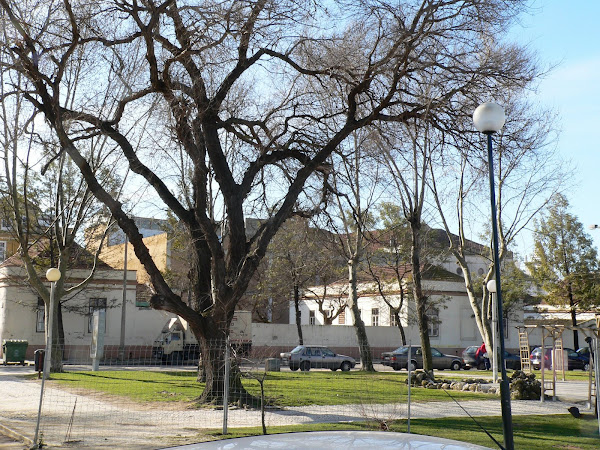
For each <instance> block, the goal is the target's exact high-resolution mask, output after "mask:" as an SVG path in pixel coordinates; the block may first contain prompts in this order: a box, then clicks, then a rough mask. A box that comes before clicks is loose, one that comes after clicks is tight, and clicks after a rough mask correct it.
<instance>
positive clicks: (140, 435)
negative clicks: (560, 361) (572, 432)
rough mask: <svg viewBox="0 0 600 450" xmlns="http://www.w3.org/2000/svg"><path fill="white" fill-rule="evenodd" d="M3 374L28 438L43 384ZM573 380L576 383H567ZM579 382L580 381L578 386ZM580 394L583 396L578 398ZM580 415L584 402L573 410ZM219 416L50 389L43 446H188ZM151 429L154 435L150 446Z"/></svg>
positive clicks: (343, 410)
mask: <svg viewBox="0 0 600 450" xmlns="http://www.w3.org/2000/svg"><path fill="white" fill-rule="evenodd" d="M13 369H16V368H11V372H13V373H12V374H8V375H7V370H1V371H0V399H2V400H1V401H0V424H2V425H3V426H4V427H6V428H9V429H11V430H13V431H15V432H17V433H18V434H20V435H22V436H25V437H28V438H30V439H31V438H32V437H33V435H34V430H35V423H36V419H37V410H38V402H39V395H40V383H41V382H40V381H38V380H26V379H24V378H23V377H22V376H18V375H17V373H29V374H31V373H32V370H31V368H29V369H28V370H27V368H22V369H24V370H21V368H19V370H13ZM567 383H577V382H567ZM579 384H582V383H579ZM579 384H578V385H574V386H572V387H569V386H567V385H560V386H559V392H560V389H561V388H562V389H564V390H565V391H567V390H569V391H570V392H571V394H570V396H571V397H572V398H571V399H572V400H574V401H584V400H586V399H587V385H586V387H585V390H582V389H581V388H582V386H579ZM582 392H584V393H585V396H583V397H582V396H581V393H582ZM460 405H461V406H462V407H463V408H464V409H465V410H466V411H468V413H469V414H470V415H472V416H490V415H498V416H499V415H501V410H500V400H499V398H498V397H493V396H492V397H491V398H490V400H471V401H461V402H460ZM573 405H574V403H573V402H572V401H571V402H563V401H557V402H554V401H546V402H544V403H542V402H540V401H512V414H513V415H531V414H567V413H568V412H567V408H569V407H570V406H573ZM577 406H578V407H579V408H580V409H581V410H582V412H584V411H585V410H584V409H583V408H582V405H581V404H578V405H577ZM407 415H408V407H407V404H405V403H402V404H389V405H380V404H362V405H335V406H307V407H297V408H288V409H285V410H269V411H267V413H266V422H267V427H268V426H274V425H293V424H303V423H304V424H307V423H327V422H343V421H363V420H365V419H367V418H373V419H385V420H392V419H400V418H406V417H407ZM466 415H467V414H466V413H465V412H464V411H463V410H462V409H461V407H460V406H459V405H457V404H456V403H455V402H452V401H449V402H429V403H412V404H411V418H439V417H464V416H466ZM228 416H229V420H228V426H229V427H230V428H235V427H247V426H259V425H260V411H255V410H244V409H234V408H232V409H230V411H229V414H228ZM222 420H223V411H222V410H218V409H200V410H196V409H194V410H176V409H173V407H171V406H169V405H166V406H165V407H164V408H162V409H148V408H147V407H145V406H144V405H139V404H135V403H133V402H126V401H124V402H122V403H121V402H120V403H118V404H115V403H114V401H113V400H112V399H106V398H104V396H103V395H102V394H94V393H90V392H88V391H86V392H82V393H78V392H73V391H70V392H67V391H65V390H62V389H57V388H55V387H53V386H52V383H49V384H48V385H47V389H46V395H45V397H44V405H43V422H42V427H41V430H42V433H43V441H44V442H45V443H46V444H49V446H50V447H53V446H60V447H62V446H64V445H66V444H64V443H65V442H71V443H72V444H73V445H74V446H76V447H78V448H80V447H93V448H100V447H111V448H160V447H166V446H170V445H178V444H183V443H189V442H193V441H194V438H195V436H196V435H197V433H198V430H201V429H221V428H222ZM150 432H155V436H154V437H153V438H152V439H151V441H150V442H149V440H148V437H149V434H150Z"/></svg>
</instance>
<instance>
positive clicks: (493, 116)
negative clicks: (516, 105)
mask: <svg viewBox="0 0 600 450" xmlns="http://www.w3.org/2000/svg"><path fill="white" fill-rule="evenodd" d="M505 121H506V116H505V115H504V108H502V106H500V105H497V104H496V103H483V104H481V105H479V106H478V107H477V109H475V112H474V113H473V123H474V124H475V128H477V131H479V132H481V133H483V134H485V135H487V150H488V168H489V175H490V205H491V210H492V242H493V253H494V271H495V275H496V283H495V284H496V306H497V310H498V315H497V317H498V321H499V322H500V323H501V324H503V323H504V320H503V314H502V288H501V286H500V258H499V256H498V223H497V217H496V216H497V214H496V193H495V189H494V158H493V155H492V135H493V134H494V133H497V132H498V131H500V130H501V129H502V127H503V126H504V122H505ZM499 338H500V370H501V373H502V381H500V406H501V409H502V430H503V433H504V446H505V447H506V449H507V450H513V449H514V447H515V446H514V441H513V429H512V417H511V411H510V409H511V408H510V388H509V385H508V378H507V376H506V368H505V367H504V327H503V326H501V327H499Z"/></svg>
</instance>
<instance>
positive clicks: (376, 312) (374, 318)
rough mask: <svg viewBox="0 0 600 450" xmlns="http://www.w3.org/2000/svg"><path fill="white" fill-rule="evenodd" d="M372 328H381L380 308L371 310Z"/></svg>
mask: <svg viewBox="0 0 600 450" xmlns="http://www.w3.org/2000/svg"><path fill="white" fill-rule="evenodd" d="M371 326H374V327H378V326H379V308H373V309H371Z"/></svg>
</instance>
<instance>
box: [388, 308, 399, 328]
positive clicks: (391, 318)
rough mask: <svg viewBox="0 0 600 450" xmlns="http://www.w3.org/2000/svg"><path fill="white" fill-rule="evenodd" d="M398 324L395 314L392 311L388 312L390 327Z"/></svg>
mask: <svg viewBox="0 0 600 450" xmlns="http://www.w3.org/2000/svg"><path fill="white" fill-rule="evenodd" d="M397 326H398V322H396V314H394V311H390V327H397Z"/></svg>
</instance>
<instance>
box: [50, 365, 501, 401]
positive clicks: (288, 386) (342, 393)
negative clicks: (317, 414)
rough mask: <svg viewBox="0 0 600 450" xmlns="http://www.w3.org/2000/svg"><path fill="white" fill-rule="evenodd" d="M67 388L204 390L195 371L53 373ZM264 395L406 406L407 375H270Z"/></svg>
mask: <svg viewBox="0 0 600 450" xmlns="http://www.w3.org/2000/svg"><path fill="white" fill-rule="evenodd" d="M51 379H52V380H54V382H56V383H59V384H62V385H65V386H67V387H69V388H70V389H84V390H93V391H99V392H103V393H106V394H110V395H116V396H124V397H127V398H129V399H131V400H134V401H139V402H191V401H193V400H194V398H196V397H198V396H199V395H200V393H201V392H202V389H203V388H204V385H203V384H202V383H198V382H197V381H196V374H195V372H174V371H173V372H158V371H99V372H65V373H56V374H52V378H51ZM243 383H244V386H245V387H246V389H247V390H248V391H249V392H250V393H252V394H254V395H257V396H258V395H259V394H260V386H259V383H258V381H256V380H254V379H251V378H244V379H243ZM264 385H265V396H266V397H267V399H268V400H269V403H271V404H274V405H277V406H308V405H343V404H353V403H354V404H360V403H365V402H369V403H393V402H406V399H407V392H408V387H407V385H406V374H400V373H384V372H378V373H366V372H358V371H355V372H330V371H327V372H316V371H314V372H313V371H311V372H308V373H302V372H299V373H290V372H269V373H268V375H267V377H266V380H265V384H264ZM452 395H453V396H454V397H456V398H459V399H492V398H494V397H493V396H490V395H487V394H481V393H473V392H458V391H452ZM450 400H451V399H450V397H449V396H448V394H446V393H445V392H444V391H442V390H436V389H421V388H419V389H416V388H415V389H413V390H412V401H415V402H424V401H450Z"/></svg>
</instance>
